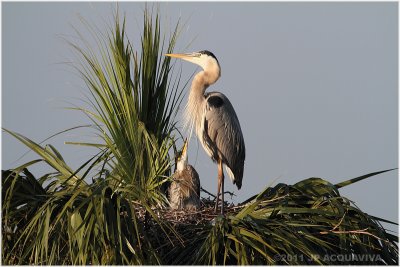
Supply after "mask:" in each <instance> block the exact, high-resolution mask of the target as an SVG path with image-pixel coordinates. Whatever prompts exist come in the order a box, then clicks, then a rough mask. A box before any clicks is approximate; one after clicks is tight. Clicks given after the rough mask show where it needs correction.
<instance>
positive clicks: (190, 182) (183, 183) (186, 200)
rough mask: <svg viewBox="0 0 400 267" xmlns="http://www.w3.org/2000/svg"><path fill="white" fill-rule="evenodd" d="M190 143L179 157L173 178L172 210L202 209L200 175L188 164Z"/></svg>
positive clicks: (170, 198) (170, 191) (185, 143)
mask: <svg viewBox="0 0 400 267" xmlns="http://www.w3.org/2000/svg"><path fill="white" fill-rule="evenodd" d="M187 147H188V142H187V140H185V142H184V144H183V148H182V151H181V152H180V155H178V159H177V168H176V171H175V173H174V175H173V176H172V179H173V181H172V183H171V185H170V187H169V192H168V193H169V202H170V207H171V209H187V210H193V209H198V208H199V207H200V179H199V174H198V173H197V171H196V170H195V169H194V168H193V166H192V165H190V164H188V156H187Z"/></svg>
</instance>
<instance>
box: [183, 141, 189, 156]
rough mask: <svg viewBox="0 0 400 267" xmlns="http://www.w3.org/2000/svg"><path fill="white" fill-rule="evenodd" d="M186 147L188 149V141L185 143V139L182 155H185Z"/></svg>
mask: <svg viewBox="0 0 400 267" xmlns="http://www.w3.org/2000/svg"><path fill="white" fill-rule="evenodd" d="M187 147H188V141H187V138H186V139H185V142H184V143H183V148H182V155H185V154H186V150H187Z"/></svg>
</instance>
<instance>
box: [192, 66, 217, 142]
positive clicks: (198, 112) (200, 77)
mask: <svg viewBox="0 0 400 267" xmlns="http://www.w3.org/2000/svg"><path fill="white" fill-rule="evenodd" d="M218 78H219V71H218V72H215V71H200V72H199V73H197V74H196V75H195V76H194V78H193V82H192V87H191V89H190V93H189V98H188V102H187V105H186V113H185V114H186V115H185V121H186V126H190V128H189V130H190V131H191V130H192V129H193V128H195V130H196V133H197V134H199V131H200V129H201V125H202V116H203V112H204V110H203V109H204V105H205V104H204V102H205V101H206V99H205V97H204V94H205V92H206V90H207V88H208V87H209V86H210V85H211V84H214V83H215V82H216V81H217V80H218ZM193 126H194V127H193Z"/></svg>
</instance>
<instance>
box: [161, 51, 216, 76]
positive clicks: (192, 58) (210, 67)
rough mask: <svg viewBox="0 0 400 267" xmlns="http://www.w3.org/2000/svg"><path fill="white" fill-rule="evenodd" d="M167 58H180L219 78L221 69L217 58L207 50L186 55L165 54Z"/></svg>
mask: <svg viewBox="0 0 400 267" xmlns="http://www.w3.org/2000/svg"><path fill="white" fill-rule="evenodd" d="M165 55H166V56H167V57H174V58H180V59H183V60H186V61H189V62H191V63H194V64H196V65H198V66H200V67H201V68H202V69H203V70H204V71H209V72H213V73H216V74H217V75H218V77H219V76H221V68H220V66H219V62H218V59H217V57H216V56H215V55H214V54H213V53H212V52H210V51H208V50H203V51H199V52H193V53H186V54H165Z"/></svg>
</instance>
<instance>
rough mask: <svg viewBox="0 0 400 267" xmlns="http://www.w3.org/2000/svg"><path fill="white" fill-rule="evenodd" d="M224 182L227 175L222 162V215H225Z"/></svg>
mask: <svg viewBox="0 0 400 267" xmlns="http://www.w3.org/2000/svg"><path fill="white" fill-rule="evenodd" d="M224 182H225V177H224V171H223V170H222V163H221V215H224V205H225V202H224Z"/></svg>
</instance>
